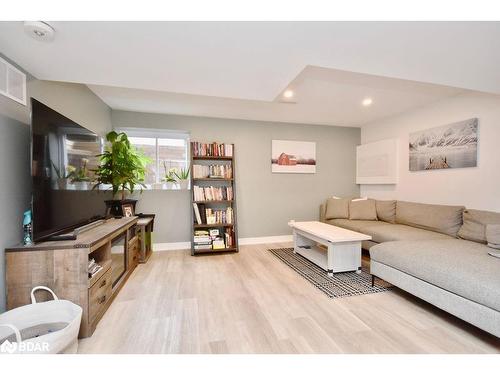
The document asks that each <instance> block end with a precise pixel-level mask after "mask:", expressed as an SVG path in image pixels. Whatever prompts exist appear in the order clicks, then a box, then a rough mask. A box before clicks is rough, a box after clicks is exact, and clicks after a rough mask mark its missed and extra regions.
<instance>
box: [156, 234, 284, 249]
mask: <svg viewBox="0 0 500 375" xmlns="http://www.w3.org/2000/svg"><path fill="white" fill-rule="evenodd" d="M291 241H293V236H292V235H284V236H268V237H247V238H240V239H239V243H240V245H257V244H262V243H276V242H291ZM186 249H191V242H161V243H155V244H153V251H172V250H186Z"/></svg>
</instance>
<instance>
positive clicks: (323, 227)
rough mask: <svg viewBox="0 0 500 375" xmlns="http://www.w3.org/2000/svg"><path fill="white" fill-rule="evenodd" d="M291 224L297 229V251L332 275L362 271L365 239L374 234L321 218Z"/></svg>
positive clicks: (369, 238) (295, 248)
mask: <svg viewBox="0 0 500 375" xmlns="http://www.w3.org/2000/svg"><path fill="white" fill-rule="evenodd" d="M288 225H289V226H290V227H292V228H293V244H294V252H295V253H299V254H300V255H302V256H303V257H305V258H307V259H309V260H310V261H311V262H313V263H314V264H316V265H318V266H319V267H321V268H323V269H324V270H325V271H328V276H333V274H334V273H336V272H348V271H356V272H357V273H360V272H361V241H365V240H371V239H372V238H371V236H367V235H365V234H362V233H358V232H354V231H352V230H348V229H344V228H340V227H336V226H333V225H330V224H325V223H321V222H319V221H293V220H292V221H290V222H288ZM318 244H322V245H325V246H326V247H327V249H324V248H322V247H319V246H318Z"/></svg>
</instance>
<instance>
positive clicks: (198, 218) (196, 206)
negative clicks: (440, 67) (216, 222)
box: [193, 203, 203, 224]
mask: <svg viewBox="0 0 500 375" xmlns="http://www.w3.org/2000/svg"><path fill="white" fill-rule="evenodd" d="M193 210H194V217H195V218H196V222H197V223H198V224H202V223H203V221H202V220H201V215H200V210H199V208H198V205H197V204H196V203H193Z"/></svg>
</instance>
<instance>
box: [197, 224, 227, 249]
mask: <svg viewBox="0 0 500 375" xmlns="http://www.w3.org/2000/svg"><path fill="white" fill-rule="evenodd" d="M193 242H194V249H195V250H220V249H230V248H232V247H234V244H235V242H234V231H233V230H232V229H231V228H226V230H225V231H224V232H223V233H221V231H220V230H219V229H210V230H197V231H195V232H194V238H193Z"/></svg>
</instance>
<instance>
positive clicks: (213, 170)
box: [193, 164, 233, 178]
mask: <svg viewBox="0 0 500 375" xmlns="http://www.w3.org/2000/svg"><path fill="white" fill-rule="evenodd" d="M208 177H210V178H233V168H232V167H231V166H230V165H224V164H218V165H197V164H195V165H193V178H208Z"/></svg>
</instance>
